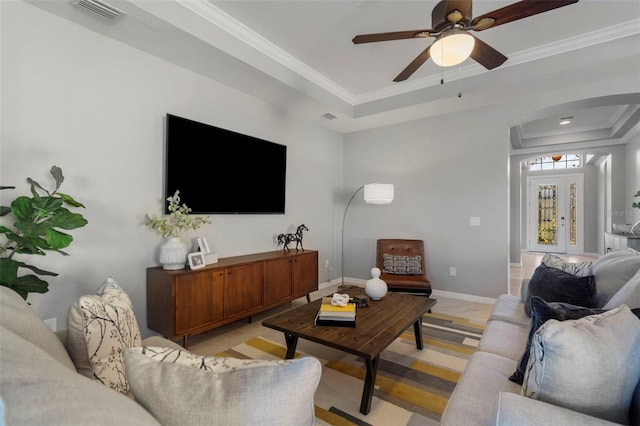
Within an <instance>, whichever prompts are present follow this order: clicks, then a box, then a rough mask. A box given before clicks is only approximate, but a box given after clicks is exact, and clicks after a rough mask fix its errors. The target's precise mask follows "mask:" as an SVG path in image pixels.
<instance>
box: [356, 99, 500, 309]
mask: <svg viewBox="0 0 640 426" xmlns="http://www.w3.org/2000/svg"><path fill="white" fill-rule="evenodd" d="M461 123H464V125H461ZM452 129H455V131H452ZM507 129H508V127H507V121H506V116H505V114H504V111H502V110H501V109H500V108H486V109H480V110H472V111H469V112H466V113H460V114H455V115H447V116H441V117H438V118H437V119H425V120H418V121H414V122H410V123H406V124H403V125H396V126H388V127H384V128H380V129H374V130H369V131H362V132H357V133H354V134H350V135H347V137H346V140H345V161H344V165H345V172H344V175H345V188H347V189H348V190H349V191H353V190H355V189H356V188H358V187H359V186H360V185H362V184H365V183H368V182H376V181H378V182H385V183H393V184H394V185H395V192H396V194H395V200H394V202H393V203H392V204H391V205H388V206H369V205H365V204H364V201H363V198H362V196H360V197H359V203H358V204H354V205H353V207H352V209H350V211H349V217H348V218H347V230H346V232H345V234H346V241H347V243H346V246H345V251H346V253H347V262H346V263H347V264H346V265H345V275H346V276H349V277H356V278H363V279H365V278H368V277H370V276H369V269H370V268H371V267H372V266H373V263H374V262H375V241H376V239H378V238H416V239H423V240H424V241H425V246H426V251H427V256H426V257H427V269H428V275H429V278H430V279H431V280H432V282H433V288H434V289H438V290H444V291H450V292H456V293H465V294H471V295H476V296H483V297H496V296H497V295H499V294H500V293H504V292H505V291H506V290H507V283H508V279H507V271H508V263H509V258H508V227H507V226H506V224H507V223H508V180H507V172H508V171H507V166H508V155H509V134H508V131H507ZM472 216H474V217H480V226H479V227H478V226H470V225H469V219H470V217H472ZM450 267H455V268H456V270H457V274H456V276H455V277H452V276H449V268H450Z"/></svg>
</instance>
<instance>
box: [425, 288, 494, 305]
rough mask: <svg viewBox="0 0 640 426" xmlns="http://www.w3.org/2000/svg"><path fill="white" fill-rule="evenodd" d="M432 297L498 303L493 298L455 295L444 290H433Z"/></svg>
mask: <svg viewBox="0 0 640 426" xmlns="http://www.w3.org/2000/svg"><path fill="white" fill-rule="evenodd" d="M431 296H432V297H435V298H437V297H445V298H448V299H458V300H465V301H467V302H476V303H486V304H489V305H492V304H494V303H496V300H497V299H493V298H491V297H482V296H474V295H473V294H464V293H454V292H452V291H444V290H433V292H432V293H431Z"/></svg>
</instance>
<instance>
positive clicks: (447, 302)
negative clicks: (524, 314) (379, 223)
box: [189, 252, 597, 355]
mask: <svg viewBox="0 0 640 426" xmlns="http://www.w3.org/2000/svg"><path fill="white" fill-rule="evenodd" d="M543 256H544V253H524V252H523V253H522V256H521V258H522V259H521V260H522V262H521V266H515V265H512V266H511V267H510V268H511V270H510V277H511V280H510V283H509V285H510V289H511V290H510V292H511V294H513V295H516V296H517V295H519V291H520V290H519V289H520V281H521V280H522V279H523V278H529V277H531V275H532V274H533V271H534V270H535V268H536V267H537V266H538V265H539V264H540V262H541V261H542V257H543ZM560 256H561V257H562V258H563V259H565V260H566V261H567V262H582V261H584V260H594V259H596V258H597V256H570V255H560ZM334 291H338V288H337V287H336V286H333V287H325V288H322V289H320V290H318V291H316V292H314V293H311V299H312V300H313V299H316V298H318V297H322V296H325V295H328V294H331V293H332V292H334ZM437 299H438V304H437V305H436V306H435V307H434V308H433V312H437V313H440V314H446V315H453V316H462V317H465V318H470V320H471V321H473V322H476V323H478V324H484V323H485V322H486V320H487V318H488V317H489V314H490V313H491V308H492V306H493V305H492V304H488V303H478V302H471V301H468V300H462V299H454V298H448V297H437ZM303 303H307V301H306V299H305V298H304V297H302V298H300V299H296V300H294V301H292V302H290V303H287V304H286V305H283V306H280V307H278V308H275V309H271V310H269V311H267V312H263V313H260V314H258V315H254V316H253V317H252V318H251V322H249V321H248V320H241V321H237V322H234V323H232V324H227V325H225V326H222V327H220V328H217V329H215V330H211V331H209V332H206V333H202V334H199V335H196V336H193V337H191V338H190V339H189V350H190V351H192V352H194V353H196V354H199V355H217V354H219V353H221V352H223V351H224V350H226V349H229V348H232V347H234V346H236V345H239V344H241V343H243V342H245V341H247V340H248V339H250V338H252V337H255V336H259V335H261V334H262V333H264V331H265V330H266V329H264V328H263V327H262V320H263V319H265V318H267V317H269V316H271V315H275V314H277V313H279V312H282V311H284V310H287V309H291V308H293V307H295V306H297V305H300V304H303ZM282 343H283V344H284V337H283V342H282Z"/></svg>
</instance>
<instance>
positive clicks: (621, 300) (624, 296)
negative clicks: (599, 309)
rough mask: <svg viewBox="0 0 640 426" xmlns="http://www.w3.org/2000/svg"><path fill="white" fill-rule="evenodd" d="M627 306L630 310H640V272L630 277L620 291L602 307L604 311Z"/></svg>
mask: <svg viewBox="0 0 640 426" xmlns="http://www.w3.org/2000/svg"><path fill="white" fill-rule="evenodd" d="M620 305H627V306H628V307H630V308H631V309H635V308H640V271H638V272H636V274H635V275H634V276H633V277H631V279H630V280H629V281H627V283H626V284H625V285H623V286H622V288H621V289H620V290H618V291H617V292H616V294H614V295H613V297H612V298H611V299H609V301H608V302H607V304H606V305H604V309H612V308H617V307H618V306H620Z"/></svg>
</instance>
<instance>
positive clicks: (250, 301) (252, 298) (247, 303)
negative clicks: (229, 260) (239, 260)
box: [224, 262, 263, 317]
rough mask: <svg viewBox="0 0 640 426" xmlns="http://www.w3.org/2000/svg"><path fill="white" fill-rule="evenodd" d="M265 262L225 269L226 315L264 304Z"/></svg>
mask: <svg viewBox="0 0 640 426" xmlns="http://www.w3.org/2000/svg"><path fill="white" fill-rule="evenodd" d="M262 265H263V262H258V263H252V264H249V265H244V266H239V267H237V268H229V269H226V270H225V277H226V280H225V292H224V296H225V305H224V307H225V309H224V315H225V317H227V316H231V315H234V314H237V313H241V312H246V311H248V310H250V309H253V308H257V307H260V306H261V305H262Z"/></svg>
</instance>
